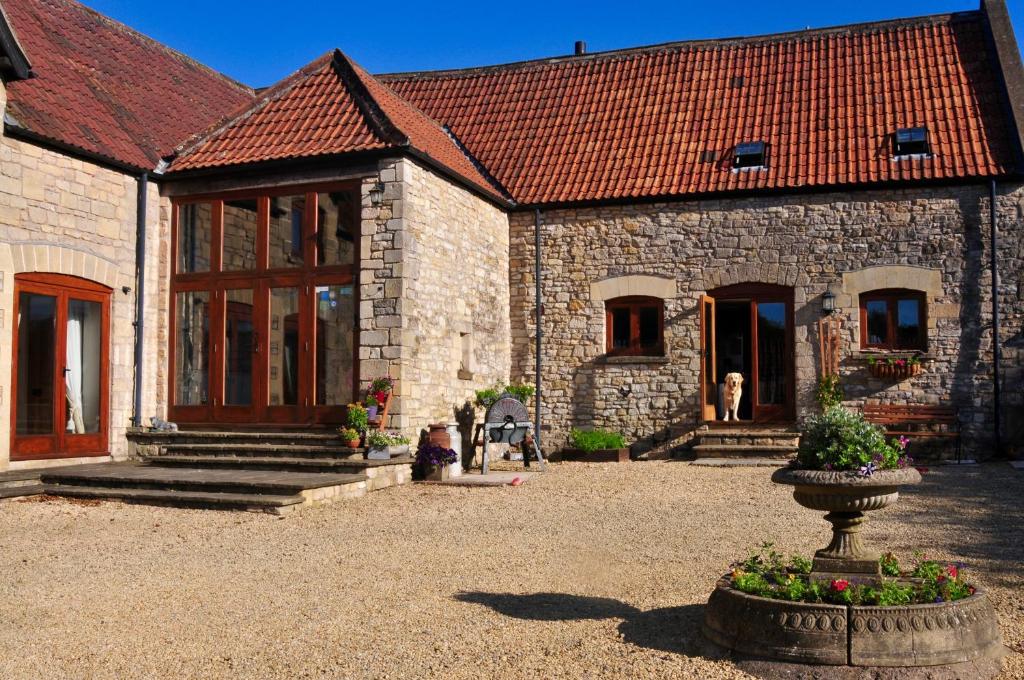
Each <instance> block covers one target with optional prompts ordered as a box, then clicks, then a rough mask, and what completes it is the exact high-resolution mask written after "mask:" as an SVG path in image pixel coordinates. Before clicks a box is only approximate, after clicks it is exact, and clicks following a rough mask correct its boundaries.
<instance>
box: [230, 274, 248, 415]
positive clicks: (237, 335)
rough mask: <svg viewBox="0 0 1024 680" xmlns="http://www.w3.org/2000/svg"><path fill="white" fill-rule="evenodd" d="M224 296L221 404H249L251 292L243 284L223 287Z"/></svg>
mask: <svg viewBox="0 0 1024 680" xmlns="http://www.w3.org/2000/svg"><path fill="white" fill-rule="evenodd" d="M224 297H225V304H226V309H225V320H224V404H225V405H229V406H250V405H252V404H253V403H254V402H253V358H254V355H255V353H256V320H255V307H254V305H253V302H254V295H253V291H252V289H248V288H243V289H239V290H228V291H225V296H224Z"/></svg>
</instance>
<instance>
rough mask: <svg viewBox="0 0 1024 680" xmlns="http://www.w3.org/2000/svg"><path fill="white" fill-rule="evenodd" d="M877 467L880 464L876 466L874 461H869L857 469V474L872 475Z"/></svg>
mask: <svg viewBox="0 0 1024 680" xmlns="http://www.w3.org/2000/svg"><path fill="white" fill-rule="evenodd" d="M877 469H878V466H876V465H875V464H874V463H868V464H867V465H864V466H862V467H861V468H859V469H858V470H857V474H858V475H860V476H861V477H870V476H871V475H873V474H875V470H877Z"/></svg>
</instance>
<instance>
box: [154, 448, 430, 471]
mask: <svg viewBox="0 0 1024 680" xmlns="http://www.w3.org/2000/svg"><path fill="white" fill-rule="evenodd" d="M144 460H145V461H146V462H147V463H148V464H150V465H157V466H164V467H203V468H211V469H212V468H234V469H244V470H259V471H274V470H281V471H288V470H294V471H301V472H338V473H361V472H363V471H365V470H366V469H368V468H377V467H381V466H385V465H402V464H409V463H411V462H412V459H411V458H408V457H403V458H392V459H391V460H364V459H362V458H340V459H335V458H326V457H319V456H312V457H300V456H285V455H270V456H261V455H257V454H255V453H251V452H245V453H243V454H242V455H233V454H229V453H222V454H221V453H219V454H216V455H179V454H170V453H166V454H163V455H159V456H147V457H144Z"/></svg>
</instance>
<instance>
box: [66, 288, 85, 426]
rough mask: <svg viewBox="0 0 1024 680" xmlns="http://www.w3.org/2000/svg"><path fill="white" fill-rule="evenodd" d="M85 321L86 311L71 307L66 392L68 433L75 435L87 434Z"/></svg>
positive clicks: (69, 307) (78, 307) (69, 313)
mask: <svg viewBox="0 0 1024 680" xmlns="http://www.w3.org/2000/svg"><path fill="white" fill-rule="evenodd" d="M84 321H85V309H84V308H82V307H80V306H75V305H69V306H68V326H67V329H68V330H67V356H66V359H65V371H64V392H65V395H66V397H67V401H68V424H67V431H68V432H74V433H75V434H81V433H83V432H85V419H84V418H83V416H82V324H83V323H84Z"/></svg>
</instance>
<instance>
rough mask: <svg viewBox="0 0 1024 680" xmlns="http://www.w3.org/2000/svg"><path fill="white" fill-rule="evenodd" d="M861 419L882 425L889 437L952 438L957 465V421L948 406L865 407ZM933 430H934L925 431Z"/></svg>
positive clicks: (888, 405)
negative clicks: (954, 444)
mask: <svg viewBox="0 0 1024 680" xmlns="http://www.w3.org/2000/svg"><path fill="white" fill-rule="evenodd" d="M863 413H864V418H865V420H867V421H868V422H871V423H875V424H876V425H881V426H882V427H883V428H885V434H886V435H888V436H890V437H896V436H900V435H902V436H905V437H907V438H910V439H914V438H944V439H953V440H955V443H956V462H958V463H959V462H960V453H961V442H960V418H959V417H958V416H957V412H956V410H955V409H953V408H952V407H949V406H931V405H926V404H865V405H864V408H863ZM927 428H933V429H927Z"/></svg>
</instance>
